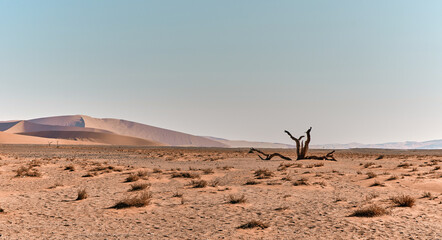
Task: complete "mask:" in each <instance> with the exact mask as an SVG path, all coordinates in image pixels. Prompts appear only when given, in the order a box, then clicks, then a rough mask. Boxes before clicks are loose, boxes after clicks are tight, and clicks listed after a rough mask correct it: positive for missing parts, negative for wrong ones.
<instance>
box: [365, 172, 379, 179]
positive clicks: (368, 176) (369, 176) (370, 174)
mask: <svg viewBox="0 0 442 240" xmlns="http://www.w3.org/2000/svg"><path fill="white" fill-rule="evenodd" d="M377 176H378V175H377V174H376V173H374V172H368V173H367V178H375V177H377Z"/></svg>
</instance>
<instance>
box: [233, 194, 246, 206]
mask: <svg viewBox="0 0 442 240" xmlns="http://www.w3.org/2000/svg"><path fill="white" fill-rule="evenodd" d="M246 201H247V199H246V197H245V196H244V194H242V195H235V194H230V195H229V200H228V202H229V203H231V204H237V203H245V202H246Z"/></svg>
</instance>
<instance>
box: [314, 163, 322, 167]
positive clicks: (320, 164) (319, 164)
mask: <svg viewBox="0 0 442 240" xmlns="http://www.w3.org/2000/svg"><path fill="white" fill-rule="evenodd" d="M322 166H324V163H315V164H314V167H322Z"/></svg>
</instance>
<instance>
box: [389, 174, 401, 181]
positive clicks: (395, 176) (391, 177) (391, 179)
mask: <svg viewBox="0 0 442 240" xmlns="http://www.w3.org/2000/svg"><path fill="white" fill-rule="evenodd" d="M398 178H399V177H398V176H397V175H391V176H390V177H389V178H388V179H387V181H393V180H397V179H398Z"/></svg>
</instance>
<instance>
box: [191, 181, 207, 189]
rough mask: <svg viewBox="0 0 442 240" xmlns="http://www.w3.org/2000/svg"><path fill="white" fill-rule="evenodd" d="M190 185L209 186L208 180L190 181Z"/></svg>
mask: <svg viewBox="0 0 442 240" xmlns="http://www.w3.org/2000/svg"><path fill="white" fill-rule="evenodd" d="M190 185H191V186H192V187H193V188H205V187H207V181H206V180H192V181H191V182H190Z"/></svg>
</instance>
